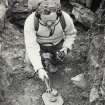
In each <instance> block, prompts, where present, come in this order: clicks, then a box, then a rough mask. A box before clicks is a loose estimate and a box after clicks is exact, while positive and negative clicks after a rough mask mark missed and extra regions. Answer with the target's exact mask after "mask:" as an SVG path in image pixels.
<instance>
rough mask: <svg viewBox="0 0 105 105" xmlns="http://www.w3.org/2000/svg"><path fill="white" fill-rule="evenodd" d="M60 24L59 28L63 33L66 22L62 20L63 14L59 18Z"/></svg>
mask: <svg viewBox="0 0 105 105" xmlns="http://www.w3.org/2000/svg"><path fill="white" fill-rule="evenodd" d="M60 23H61V26H62V29H63V31H65V28H66V22H65V18H64V16H63V13H62V14H61V16H60Z"/></svg>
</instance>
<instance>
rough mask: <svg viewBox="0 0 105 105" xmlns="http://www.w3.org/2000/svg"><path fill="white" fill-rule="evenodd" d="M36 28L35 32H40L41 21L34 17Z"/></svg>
mask: <svg viewBox="0 0 105 105" xmlns="http://www.w3.org/2000/svg"><path fill="white" fill-rule="evenodd" d="M34 28H35V31H38V29H39V19H38V18H37V17H36V16H34Z"/></svg>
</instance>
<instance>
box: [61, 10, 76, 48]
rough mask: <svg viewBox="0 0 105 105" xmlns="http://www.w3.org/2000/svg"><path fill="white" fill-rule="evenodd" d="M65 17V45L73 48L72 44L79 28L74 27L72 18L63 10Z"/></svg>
mask: <svg viewBox="0 0 105 105" xmlns="http://www.w3.org/2000/svg"><path fill="white" fill-rule="evenodd" d="M62 13H63V15H64V18H65V22H66V28H65V31H64V32H65V41H64V43H63V47H66V48H69V49H70V50H71V49H72V44H73V43H74V40H75V37H76V33H77V30H76V29H75V27H74V24H73V20H72V18H71V17H70V16H69V15H68V14H67V13H66V12H64V11H63V12H62Z"/></svg>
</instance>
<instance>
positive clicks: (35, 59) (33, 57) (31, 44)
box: [24, 13, 43, 71]
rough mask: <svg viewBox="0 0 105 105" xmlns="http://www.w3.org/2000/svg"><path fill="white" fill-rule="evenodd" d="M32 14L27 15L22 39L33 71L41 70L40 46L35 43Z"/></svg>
mask: <svg viewBox="0 0 105 105" xmlns="http://www.w3.org/2000/svg"><path fill="white" fill-rule="evenodd" d="M34 16H35V15H34V13H32V14H31V15H29V16H28V17H27V19H26V21H25V24H24V39H25V47H26V52H27V54H28V57H29V60H30V62H31V63H32V65H33V68H34V69H35V71H37V70H38V69H40V68H43V65H42V62H41V56H40V46H39V44H38V43H37V41H36V32H35V29H34Z"/></svg>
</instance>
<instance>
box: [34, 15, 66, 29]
mask: <svg viewBox="0 0 105 105" xmlns="http://www.w3.org/2000/svg"><path fill="white" fill-rule="evenodd" d="M60 23H61V26H62V29H63V31H65V28H66V22H65V18H64V16H63V14H61V16H60ZM34 27H35V31H38V29H39V19H38V18H37V17H36V16H35V17H34Z"/></svg>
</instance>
